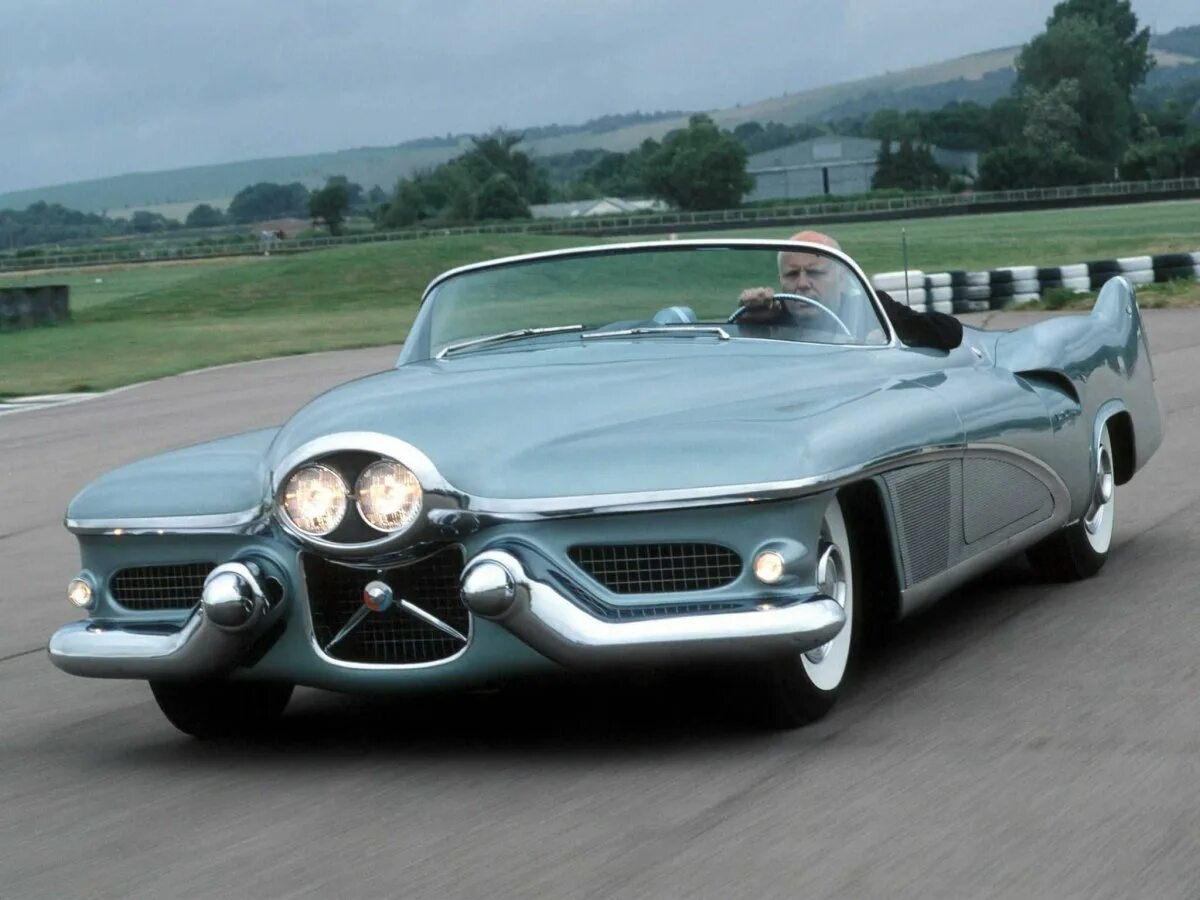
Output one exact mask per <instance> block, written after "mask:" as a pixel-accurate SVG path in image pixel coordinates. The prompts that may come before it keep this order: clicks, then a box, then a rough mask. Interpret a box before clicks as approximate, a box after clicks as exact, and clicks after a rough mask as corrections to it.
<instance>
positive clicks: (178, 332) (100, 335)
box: [0, 201, 1200, 395]
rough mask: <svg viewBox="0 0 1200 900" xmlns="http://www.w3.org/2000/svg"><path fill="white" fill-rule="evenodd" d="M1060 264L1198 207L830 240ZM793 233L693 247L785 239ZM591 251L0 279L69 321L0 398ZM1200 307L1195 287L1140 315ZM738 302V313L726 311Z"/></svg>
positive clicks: (46, 338)
mask: <svg viewBox="0 0 1200 900" xmlns="http://www.w3.org/2000/svg"><path fill="white" fill-rule="evenodd" d="M901 226H903V227H905V228H906V229H907V231H908V242H909V261H910V265H911V266H912V267H913V268H914V269H922V270H924V271H929V272H934V271H942V270H945V269H986V268H992V267H995V266H1002V265H1057V264H1065V263H1074V262H1083V261H1086V260H1089V259H1098V258H1108V257H1114V256H1132V255H1139V254H1145V253H1160V252H1170V251H1182V250H1197V249H1200V202H1196V201H1189V202H1172V203H1157V204H1146V205H1140V206H1125V207H1102V208H1092V209H1081V210H1056V211H1046V212H1032V213H1003V214H996V215H980V216H970V217H964V216H959V217H952V218H942V219H915V220H911V221H908V222H871V223H860V224H847V225H837V226H830V227H829V228H828V230H829V231H831V232H832V233H834V234H835V236H837V237H838V238H839V240H841V242H842V244H843V246H844V247H845V249H846V250H847V251H848V252H849V253H850V254H851V255H852V256H854V257H855V258H856V259H857V260H858V261H859V263H860V265H862V267H863V269H864V270H866V271H867V272H868V273H872V272H879V271H885V270H891V269H898V268H900V265H901V262H900V228H901ZM790 230H791V229H787V228H784V229H771V230H769V231H767V230H754V231H736V232H728V233H714V232H708V233H705V234H703V235H697V236H705V237H707V236H717V235H718V234H720V235H721V236H729V237H771V238H776V237H786V236H787V235H788V233H790ZM590 242H592V240H591V239H588V238H569V237H545V236H538V235H508V236H479V237H452V238H441V239H428V240H421V241H412V242H404V243H392V244H377V245H373V246H358V247H345V248H337V249H332V250H325V251H319V252H313V253H307V254H301V255H297V256H291V257H286V256H272V257H269V258H261V257H248V258H247V257H243V258H233V259H227V260H216V261H213V260H205V261H202V262H195V263H178V264H169V265H146V266H127V267H118V268H108V269H96V270H89V271H79V270H64V271H59V272H42V273H35V274H25V275H10V276H0V287H2V286H15V285H20V284H53V283H66V284H69V285H70V286H71V308H72V311H73V314H74V321H73V322H72V323H71V324H68V325H61V326H57V327H52V328H37V329H30V330H27V331H17V332H9V333H3V334H0V395H20V394H40V393H51V392H59V391H72V390H102V389H106V388H111V387H117V386H119V385H123V384H129V383H132V382H137V381H144V380H146V379H148V378H155V377H160V376H164V375H171V374H176V373H179V372H184V371H189V370H192V369H197V368H202V367H205V366H212V365H219V364H222V363H230V362H238V361H242V360H250V359H261V358H264V357H268V356H278V355H284V354H293V353H307V352H314V351H319V350H332V349H339V348H348V347H363V346H371V345H378V344H389V343H397V342H399V341H401V340H403V338H404V336H405V333H406V332H407V329H408V326H409V324H410V323H411V321H412V317H413V315H414V314H415V312H416V307H417V301H418V300H419V299H420V295H421V292H422V290H423V288H424V287H425V285H426V284H427V283H428V281H429V280H430V279H431V278H432V277H433V276H435V275H436V274H437V273H439V272H441V271H443V270H445V269H448V268H451V267H453V266H457V265H462V264H464V263H468V262H474V261H477V260H481V259H487V258H490V257H495V256H503V255H509V254H514V253H527V252H534V251H538V250H546V249H553V248H556V247H569V246H573V245H581V244H585V243H590ZM1155 298H1158V300H1159V301H1160V302H1170V303H1171V304H1173V305H1180V304H1189V303H1191V304H1197V303H1200V288H1197V286H1195V285H1194V284H1193V285H1192V286H1190V287H1186V288H1178V287H1176V288H1173V289H1172V291H1170V292H1161V295H1160V293H1159V292H1155V291H1148V292H1147V295H1146V299H1147V300H1148V301H1150V302H1149V303H1147V305H1155V303H1154V301H1155ZM731 301H732V298H731Z"/></svg>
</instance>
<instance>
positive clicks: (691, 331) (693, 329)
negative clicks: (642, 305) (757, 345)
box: [579, 325, 729, 341]
mask: <svg viewBox="0 0 1200 900" xmlns="http://www.w3.org/2000/svg"><path fill="white" fill-rule="evenodd" d="M643 334H653V335H661V334H665V335H674V336H679V335H682V336H683V337H698V336H703V335H715V336H716V337H717V338H718V339H719V340H722V341H727V340H729V332H728V331H726V330H725V329H724V328H722V327H721V326H719V325H661V326H657V327H655V326H646V327H644V328H622V329H621V330H620V331H585V332H584V333H583V334H581V335H580V336H579V339H580V340H584V341H587V340H597V339H599V338H616V337H638V336H639V335H643Z"/></svg>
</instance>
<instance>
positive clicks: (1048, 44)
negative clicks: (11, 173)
mask: <svg viewBox="0 0 1200 900" xmlns="http://www.w3.org/2000/svg"><path fill="white" fill-rule="evenodd" d="M1157 45H1158V46H1161V47H1163V48H1164V49H1170V50H1174V51H1175V52H1177V53H1182V54H1188V55H1192V56H1195V57H1197V58H1200V26H1196V27H1193V28H1184V29H1176V30H1175V31H1174V32H1171V34H1170V35H1167V36H1165V37H1162V38H1159V39H1157ZM1153 65H1154V57H1153V54H1152V53H1151V52H1150V34H1149V30H1148V29H1147V28H1144V27H1139V23H1138V20H1137V16H1136V15H1135V14H1134V12H1133V10H1132V8H1131V5H1130V3H1129V0H1062V2H1059V3H1058V4H1057V5H1056V6H1055V7H1054V8H1053V11H1052V13H1051V15H1050V16H1049V18H1048V19H1047V21H1046V27H1045V30H1044V31H1043V32H1041V33H1040V34H1038V35H1037V36H1035V37H1034V38H1033V39H1032V40H1031V41H1030V42H1029V43H1027V44H1026V45H1025V46H1024V47H1022V48H1021V51H1020V53H1019V54H1018V56H1017V59H1016V63H1015V67H1016V79H1015V82H1014V83H1013V86H1012V90H1011V93H1010V95H1009V96H1006V97H1002V98H1000V99H998V100H996V101H995V102H993V103H991V104H989V105H984V104H980V103H974V102H964V103H960V102H951V103H948V104H946V105H945V106H943V107H942V108H941V109H936V110H913V109H888V108H885V109H879V110H875V111H874V112H871V113H870V114H866V115H859V116H843V117H842V118H840V119H836V120H830V121H826V122H823V123H820V124H815V123H799V124H782V123H778V122H766V123H760V122H757V121H750V122H742V123H740V124H738V125H737V126H736V127H735V128H733V129H732V130H726V129H723V128H720V127H719V126H718V125H717V124H716V123H715V122H714V121H713V120H712V119H711V118H710V117H709V116H707V115H703V114H697V115H692V116H691V117H690V118H689V119H688V122H687V125H686V126H684V127H682V128H678V129H675V130H673V131H671V132H669V133H668V134H666V135H665V136H664V137H663V138H662V139H661V140H646V141H644V142H643V143H642V144H641V145H640V146H638V147H635V148H633V149H632V150H630V151H628V152H624V153H618V152H612V151H606V150H599V149H590V150H577V151H575V152H573V153H567V154H559V155H555V156H548V157H544V158H535V157H534V156H533V155H531V154H530V153H528V152H526V151H525V150H524V149H523V148H522V141H523V140H524V139H526V138H527V137H528V136H529V135H530V134H531V133H530V132H526V133H525V134H518V133H514V132H508V131H504V130H498V131H495V132H492V133H490V134H486V135H480V136H475V137H472V138H471V139H470V141H469V144H468V146H467V147H466V149H465V150H464V152H462V153H461V154H459V155H458V156H456V157H455V158H453V159H451V160H449V161H447V162H445V163H442V164H441V165H437V166H433V167H430V168H427V169H424V170H421V171H418V172H414V173H412V174H411V175H409V176H407V177H404V178H401V179H399V180H398V181H397V183H396V185H395V186H394V188H393V189H392V190H391V191H390V192H389V191H385V190H383V189H382V188H380V187H379V186H374V187H372V188H370V189H369V190H365V189H364V188H363V186H362V185H359V184H356V183H353V182H351V181H350V180H349V179H348V178H346V177H345V176H344V175H335V176H333V177H330V178H329V179H327V181H326V183H325V184H324V185H323V186H322V187H320V188H317V189H315V190H309V188H307V187H306V186H305V185H303V184H301V183H299V182H292V183H290V184H274V183H270V182H260V183H257V184H253V185H248V186H246V187H245V188H243V189H242V190H240V191H239V192H238V193H237V194H236V195H235V196H234V197H233V199H232V201H231V202H230V204H229V208H228V209H227V210H220V209H216V208H214V207H213V206H211V205H209V204H198V205H197V206H195V207H194V208H193V209H192V210H191V211H190V212H189V213H188V215H187V217H186V219H185V221H184V222H183V223H182V225H181V224H180V223H178V222H175V221H172V220H169V219H166V218H164V217H163V216H161V215H158V214H155V213H150V212H146V211H139V212H136V213H134V214H133V216H132V217H131V218H129V219H128V220H120V219H113V218H108V217H106V216H103V215H99V216H98V215H94V214H87V213H80V212H76V211H73V210H68V209H65V208H63V207H61V206H58V205H55V204H45V203H39V204H33V205H31V206H30V207H29V208H28V209H26V210H25V211H22V212H18V211H15V210H0V248H4V247H20V246H23V245H27V244H34V243H47V242H55V241H64V240H75V239H79V238H104V237H111V236H119V235H127V234H151V233H155V232H159V231H166V230H171V229H176V228H180V227H187V228H216V227H219V226H223V225H244V224H249V223H254V222H261V221H266V220H270V219H277V218H284V217H294V218H307V219H310V220H311V221H313V222H314V223H315V224H316V223H319V224H321V225H322V226H324V227H325V228H327V229H328V230H329V231H330V232H331V233H333V234H338V233H340V232H341V231H342V229H343V228H344V227H345V224H346V221H347V219H348V218H350V217H356V218H359V219H363V220H366V219H369V220H370V223H371V226H373V227H379V228H404V227H409V226H415V225H425V226H430V225H457V224H465V223H471V222H478V221H490V220H506V219H520V218H528V217H529V216H530V215H531V210H530V207H531V206H533V205H536V204H540V203H547V202H552V201H563V200H583V199H591V198H599V197H604V196H616V197H627V198H636V197H653V198H658V199H661V200H664V201H666V202H667V203H669V204H670V205H672V206H674V207H676V208H679V209H683V210H698V209H720V208H728V207H734V206H737V205H738V204H740V203H741V202H742V200H743V198H744V197H745V195H746V193H748V192H749V191H750V190H751V189H752V187H753V179H752V178H751V176H750V175H749V174H748V173H747V171H746V168H747V160H748V157H749V156H750V155H753V154H755V153H762V152H765V151H768V150H773V149H776V148H778V147H782V146H787V145H790V144H793V143H796V142H799V141H803V140H807V139H810V138H813V137H817V136H819V135H821V134H827V133H832V134H841V135H850V136H860V137H864V138H869V139H871V140H875V141H878V143H879V150H878V154H877V158H876V170H875V174H874V178H873V181H872V187H873V188H876V189H900V190H905V191H918V190H919V191H930V190H945V189H963V188H966V187H970V186H975V187H978V188H980V189H984V190H1002V189H1009V188H1022V187H1044V186H1055V185H1063V184H1083V183H1091V182H1097V181H1107V180H1111V179H1115V178H1121V179H1125V180H1147V179H1157V178H1171V177H1178V176H1192V175H1200V63H1195V64H1192V65H1190V66H1187V65H1185V66H1180V67H1176V69H1177V71H1174V72H1173V74H1172V76H1171V77H1170V78H1160V79H1158V80H1157V81H1156V82H1155V84H1154V86H1153V87H1147V86H1146V79H1147V76H1148V74H1149V73H1150V72H1151V69H1152V67H1153ZM677 115H679V114H677V113H674V112H667V113H653V114H642V113H634V114H630V115H629V116H607V117H600V118H598V119H595V120H592V122H590V123H588V126H589V128H590V130H592V131H595V132H602V131H605V130H608V129H610V128H616V127H620V126H621V125H624V124H629V123H630V122H641V121H652V120H655V119H659V118H662V117H665V116H677ZM557 128H560V127H559V126H546V127H544V128H541V129H538V130H536V135H538V136H546V135H548V134H554V133H557V132H555V129H557ZM445 142H446V143H447V145H450V144H451V143H453V144H456V145H457V144H459V143H461V138H459V137H455V136H447V138H446V139H445ZM934 147H939V148H943V149H947V150H965V151H975V152H979V153H980V164H979V172H978V178H977V179H972V178H970V177H968V175H967V174H966V173H963V172H957V173H956V172H951V171H948V170H947V169H946V168H944V167H943V166H941V165H939V164H938V162H937V160H936V159H935V157H934V153H933V148H934ZM369 227H370V226H369Z"/></svg>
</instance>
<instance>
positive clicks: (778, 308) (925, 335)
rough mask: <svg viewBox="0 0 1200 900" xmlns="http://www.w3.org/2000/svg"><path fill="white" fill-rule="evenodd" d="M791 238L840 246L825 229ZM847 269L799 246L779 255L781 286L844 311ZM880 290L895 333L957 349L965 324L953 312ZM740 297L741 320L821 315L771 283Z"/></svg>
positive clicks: (787, 320) (800, 319)
mask: <svg viewBox="0 0 1200 900" xmlns="http://www.w3.org/2000/svg"><path fill="white" fill-rule="evenodd" d="M789 240H792V241H799V242H803V243H808V244H819V245H821V246H825V247H832V248H833V249H834V250H841V245H840V244H838V242H837V241H836V240H834V239H833V238H832V237H830V236H829V235H827V234H823V233H822V232H820V231H801V232H799V233H797V234H794V235H792V236H791V238H789ZM844 271H845V270H844V269H843V267H842V266H841V265H838V264H837V263H836V262H835V261H834V260H833V259H831V258H830V257H828V256H824V255H822V254H819V253H805V252H803V251H797V252H785V253H780V254H779V288H780V291H781V292H782V293H784V294H799V295H801V296H804V297H811V298H812V299H814V300H818V301H820V302H821V303H822V304H824V305H825V306H827V307H828V308H829V309H831V310H832V311H833V312H834V313H837V314H839V315H840V314H841V313H842V308H843V306H844V305H845V304H843V297H842V293H843V285H842V277H843V272H844ZM875 293H876V295H877V296H878V297H879V301H880V304H881V305H882V306H883V311H884V313H885V314H886V315H887V317H888V320H889V321H890V322H891V324H892V327H893V328H894V329H895V331H896V336H897V337H898V338H899V339H900V340H901V341H903V342H904V343H905V344H907V345H909V346H913V347H933V348H937V349H941V350H953V349H954V348H955V347H957V346H958V345H959V344H961V343H962V323H961V322H959V321H958V319H956V318H954V316H950V315H946V314H945V313H939V312H930V313H920V312H917V311H915V310H913V309H910V308H909V307H907V306H905V305H904V304H903V303H897V302H896V301H895V300H893V299H892V298H891V297H890V296H889V295H888V294H887V293H886V292H885V291H876V292H875ZM738 301H739V302H740V303H741V304H742V306H744V307H746V313H745V314H744V315H742V316H740V317H739V320H738V321H740V322H742V323H745V324H760V325H781V324H805V325H807V324H809V323H814V324H815V323H817V321H818V318H819V316H820V313H819V311H818V310H817V309H816V308H814V307H812V306H808V305H803V304H797V305H796V306H794V307H793V306H792V305H790V304H789V303H787V302H786V301H785V300H784V299H781V298H780V297H777V296H776V292H775V290H774V289H773V288H769V287H756V288H747V289H746V290H744V291H742V293H741V295H740V296H739V297H738ZM868 327H869V326H868ZM860 337H866V335H860Z"/></svg>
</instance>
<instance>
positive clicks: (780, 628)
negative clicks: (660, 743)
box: [463, 550, 846, 666]
mask: <svg viewBox="0 0 1200 900" xmlns="http://www.w3.org/2000/svg"><path fill="white" fill-rule="evenodd" d="M463 600H464V602H465V603H466V604H467V606H468V607H469V608H470V609H471V611H472V612H474V613H475V614H476V615H480V616H483V617H484V618H487V619H491V620H493V621H495V622H497V623H498V624H500V625H501V626H503V627H504V628H506V629H508V630H509V631H511V632H512V633H513V634H514V635H516V636H517V637H518V638H520V639H521V640H522V641H524V642H525V643H526V644H528V645H530V646H531V647H533V648H534V649H535V650H537V651H538V652H540V653H541V654H542V655H544V656H547V657H549V658H550V659H552V660H554V661H555V662H558V663H561V664H562V665H565V666H583V665H588V664H597V663H622V662H629V663H643V664H654V663H666V662H678V661H685V660H691V659H706V658H711V657H727V658H734V659H749V658H756V657H771V656H786V655H789V654H790V655H796V654H800V653H804V652H806V651H808V650H813V649H815V648H817V647H819V646H821V645H822V644H825V643H828V642H829V641H831V640H832V639H833V638H834V637H836V636H837V634H838V632H840V631H841V630H842V627H843V626H844V625H845V624H846V613H845V610H843V609H842V607H841V606H839V605H838V604H837V603H836V602H835V601H833V600H832V599H830V598H829V597H825V596H823V595H820V594H818V595H815V596H812V597H811V598H810V599H806V600H803V601H798V602H792V603H789V604H788V605H786V606H764V607H762V608H759V609H755V610H750V611H746V612H734V613H705V614H700V615H686V616H664V617H662V618H654V619H637V620H634V621H626V622H610V621H606V620H604V619H600V618H597V617H596V616H593V615H592V614H590V613H588V612H586V611H585V610H583V609H581V608H580V607H579V606H577V605H576V604H574V603H572V602H571V601H570V600H568V599H567V598H566V597H564V596H563V595H562V594H560V593H559V592H558V591H557V590H555V589H554V588H552V587H550V586H549V585H547V584H544V583H542V582H540V581H537V580H536V579H534V578H532V577H531V576H530V575H529V574H528V573H527V572H526V571H525V568H524V566H522V565H521V562H520V561H519V560H518V559H517V558H516V557H515V556H513V555H512V554H511V553H508V552H505V551H502V550H489V551H485V552H484V553H481V554H479V555H478V556H476V557H475V558H474V559H472V560H471V562H470V563H469V564H468V565H467V568H466V570H465V571H464V572H463Z"/></svg>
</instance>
